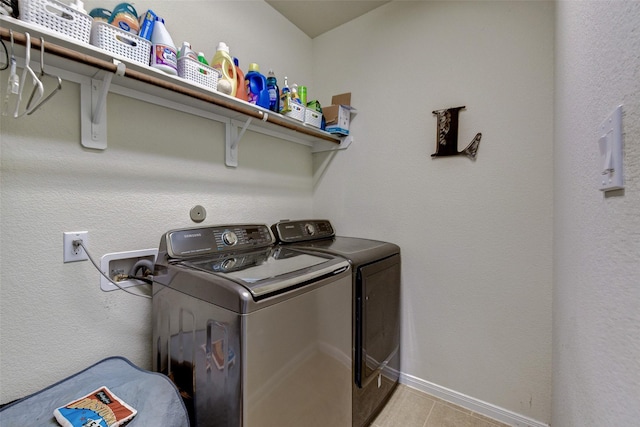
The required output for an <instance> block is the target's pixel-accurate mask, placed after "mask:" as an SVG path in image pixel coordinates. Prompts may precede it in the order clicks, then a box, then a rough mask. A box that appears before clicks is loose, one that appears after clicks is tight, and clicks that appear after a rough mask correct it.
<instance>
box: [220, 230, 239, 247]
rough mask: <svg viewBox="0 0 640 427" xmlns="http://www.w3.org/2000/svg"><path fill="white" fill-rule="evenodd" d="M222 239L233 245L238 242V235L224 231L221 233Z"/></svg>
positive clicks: (228, 244)
mask: <svg viewBox="0 0 640 427" xmlns="http://www.w3.org/2000/svg"><path fill="white" fill-rule="evenodd" d="M222 241H223V242H224V244H225V245H227V246H233V245H235V244H236V243H238V236H236V233H234V232H233V231H225V232H224V233H222Z"/></svg>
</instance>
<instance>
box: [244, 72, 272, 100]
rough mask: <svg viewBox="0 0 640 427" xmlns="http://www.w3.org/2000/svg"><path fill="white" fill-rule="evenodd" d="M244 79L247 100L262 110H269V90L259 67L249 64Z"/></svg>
mask: <svg viewBox="0 0 640 427" xmlns="http://www.w3.org/2000/svg"><path fill="white" fill-rule="evenodd" d="M244 78H245V82H246V83H245V84H246V87H247V98H248V101H249V102H250V103H251V104H256V105H258V106H259V107H262V108H269V89H267V79H266V78H265V77H264V75H262V74H260V67H259V66H258V64H256V63H255V62H252V63H251V64H249V72H248V73H247V75H246V76H244Z"/></svg>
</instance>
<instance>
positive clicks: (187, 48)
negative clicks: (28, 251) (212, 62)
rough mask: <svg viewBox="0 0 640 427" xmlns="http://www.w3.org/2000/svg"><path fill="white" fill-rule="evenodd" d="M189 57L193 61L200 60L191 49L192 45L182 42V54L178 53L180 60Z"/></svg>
mask: <svg viewBox="0 0 640 427" xmlns="http://www.w3.org/2000/svg"><path fill="white" fill-rule="evenodd" d="M184 57H188V58H191V59H193V60H194V61H197V60H198V55H197V54H196V53H195V52H194V51H193V49H191V43H189V42H182V47H181V48H180V52H178V58H184Z"/></svg>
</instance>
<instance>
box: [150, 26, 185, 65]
mask: <svg viewBox="0 0 640 427" xmlns="http://www.w3.org/2000/svg"><path fill="white" fill-rule="evenodd" d="M150 65H151V67H153V68H157V69H159V70H162V71H164V72H165V73H167V74H172V75H174V76H175V75H177V74H178V55H177V53H176V45H175V44H173V40H172V39H171V36H170V35H169V32H168V31H167V29H166V27H165V26H164V19H162V18H160V17H156V22H155V24H154V25H153V34H151V61H150Z"/></svg>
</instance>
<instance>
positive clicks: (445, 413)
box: [371, 384, 508, 427]
mask: <svg viewBox="0 0 640 427" xmlns="http://www.w3.org/2000/svg"><path fill="white" fill-rule="evenodd" d="M371 425H372V427H508V426H507V425H506V424H503V423H501V422H499V421H496V420H493V419H491V418H487V417H485V416H484V415H480V414H477V413H475V412H473V411H471V410H469V409H465V408H462V407H460V406H457V405H454V404H452V403H449V402H445V401H444V400H441V399H439V398H437V397H434V396H431V395H428V394H426V393H422V392H420V391H418V390H415V389H413V388H411V387H407V386H405V385H402V384H400V385H398V387H397V388H396V390H395V392H394V393H393V395H392V396H391V399H389V402H388V403H387V405H386V406H385V407H384V409H383V410H382V412H380V414H379V415H378V417H377V418H376V419H375V420H374V421H373V423H372V424H371Z"/></svg>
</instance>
